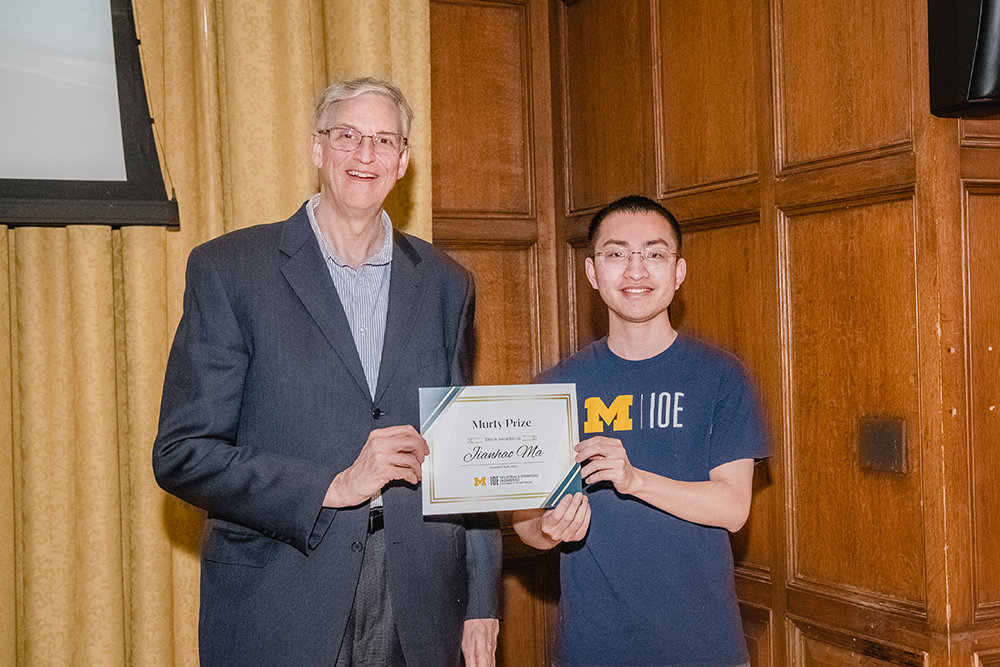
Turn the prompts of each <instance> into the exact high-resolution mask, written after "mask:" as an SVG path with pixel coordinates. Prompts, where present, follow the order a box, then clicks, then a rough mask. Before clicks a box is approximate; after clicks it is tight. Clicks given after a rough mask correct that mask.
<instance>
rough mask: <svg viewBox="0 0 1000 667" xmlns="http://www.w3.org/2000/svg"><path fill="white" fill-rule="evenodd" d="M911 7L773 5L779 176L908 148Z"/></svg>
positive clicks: (838, 1)
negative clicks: (786, 171) (809, 166)
mask: <svg viewBox="0 0 1000 667" xmlns="http://www.w3.org/2000/svg"><path fill="white" fill-rule="evenodd" d="M912 5H913V3H912V2H911V1H910V0H778V1H777V2H776V3H775V9H774V11H775V17H774V22H775V25H776V27H777V31H776V33H777V36H778V39H777V41H776V44H775V49H776V53H775V63H776V93H777V103H776V104H775V108H776V109H777V119H776V120H777V124H778V125H777V127H778V132H777V134H778V140H779V146H778V151H779V153H778V158H779V167H780V168H781V169H787V168H791V167H795V166H801V165H806V164H809V163H815V162H819V161H827V160H830V159H831V158H836V157H838V156H839V157H845V156H847V157H849V156H852V155H858V154H868V153H872V152H879V151H886V150H890V149H893V148H899V147H901V146H906V145H908V144H909V143H910V142H912V141H913V128H912V113H913V109H912V108H911V101H910V100H911V88H912V86H913V84H914V82H913V81H912V80H911V74H910V71H911V66H912V62H911V61H912V59H913V58H914V57H915V56H914V55H913V54H911V52H910V30H911V29H912V28H911V26H912V24H913V21H912V15H911V12H912ZM921 83H922V84H923V83H924V82H921Z"/></svg>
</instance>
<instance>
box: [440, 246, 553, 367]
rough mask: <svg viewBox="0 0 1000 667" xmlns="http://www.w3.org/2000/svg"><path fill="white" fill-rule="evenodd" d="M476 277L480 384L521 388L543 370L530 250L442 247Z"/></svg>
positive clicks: (477, 360) (534, 276)
mask: <svg viewBox="0 0 1000 667" xmlns="http://www.w3.org/2000/svg"><path fill="white" fill-rule="evenodd" d="M443 247H444V248H445V249H446V250H447V251H448V254H449V255H451V256H452V257H453V258H455V260H457V261H458V262H459V263H460V264H462V265H463V266H464V267H465V268H467V269H469V270H470V271H472V274H473V276H475V279H476V374H475V381H476V384H521V383H525V382H530V381H531V378H532V377H534V376H535V374H537V373H538V372H539V371H541V370H542V369H541V359H540V357H539V349H538V338H539V331H538V327H539V321H538V302H537V293H538V291H537V290H538V280H537V275H538V272H537V269H536V266H535V261H536V257H535V253H534V250H533V248H531V247H527V248H524V247H516V246H514V247H508V246H497V247H488V248H470V247H467V246H457V247H449V246H447V245H443Z"/></svg>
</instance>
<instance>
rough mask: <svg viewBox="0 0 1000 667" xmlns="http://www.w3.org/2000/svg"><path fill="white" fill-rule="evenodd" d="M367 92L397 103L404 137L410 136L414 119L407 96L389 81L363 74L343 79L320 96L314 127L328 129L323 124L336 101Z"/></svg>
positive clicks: (317, 129)
mask: <svg viewBox="0 0 1000 667" xmlns="http://www.w3.org/2000/svg"><path fill="white" fill-rule="evenodd" d="M365 93H374V94H376V95H381V96H382V97H384V98H386V99H387V100H389V101H390V102H392V103H393V104H395V105H396V108H397V109H398V110H399V123H400V126H401V127H402V130H403V137H409V136H410V123H411V122H412V121H413V109H411V108H410V104H409V102H407V101H406V96H405V95H403V91H401V90H400V89H399V88H397V87H396V86H395V85H393V84H392V83H389V82H388V81H384V80H382V79H376V78H375V77H371V76H363V77H360V78H357V79H348V80H347V81H341V82H340V83H335V84H333V85H332V86H330V87H329V88H327V89H326V90H324V91H323V94H322V95H321V96H320V98H319V102H318V103H317V104H316V110H315V112H314V122H315V127H314V129H315V130H316V131H319V130H325V129H326V128H325V127H323V125H324V124H325V123H326V121H327V116H329V114H330V107H332V106H333V104H334V103H335V102H341V101H343V100H349V99H352V98H355V97H357V96H358V95H364V94H365Z"/></svg>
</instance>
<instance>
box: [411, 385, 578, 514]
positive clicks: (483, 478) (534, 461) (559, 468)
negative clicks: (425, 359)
mask: <svg viewBox="0 0 1000 667" xmlns="http://www.w3.org/2000/svg"><path fill="white" fill-rule="evenodd" d="M578 424H579V422H578V421H577V412H576V385H575V384H527V385H499V386H482V387H430V388H427V387H422V388H421V389H420V431H421V433H422V434H423V436H424V439H425V440H427V445H428V447H430V455H428V456H427V457H426V458H425V459H424V463H423V484H422V487H423V510H424V515H431V514H461V513H466V512H493V511H501V510H516V509H530V508H535V507H552V506H554V505H555V504H556V503H557V502H559V499H560V498H562V497H563V496H564V495H566V494H569V493H575V492H577V491H579V490H580V488H581V484H580V466H579V464H577V463H576V462H575V461H574V457H575V455H576V451H575V450H574V449H573V448H574V446H575V445H576V444H577V442H578V441H579V426H578Z"/></svg>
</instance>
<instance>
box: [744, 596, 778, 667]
mask: <svg viewBox="0 0 1000 667" xmlns="http://www.w3.org/2000/svg"><path fill="white" fill-rule="evenodd" d="M740 614H741V615H742V616H743V633H744V634H745V635H746V640H747V651H749V653H750V663H751V664H753V665H770V664H772V661H773V659H774V651H773V650H772V649H771V643H772V640H771V622H772V621H771V614H770V612H769V611H768V610H767V609H766V608H762V607H755V606H750V605H746V604H744V605H740Z"/></svg>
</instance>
